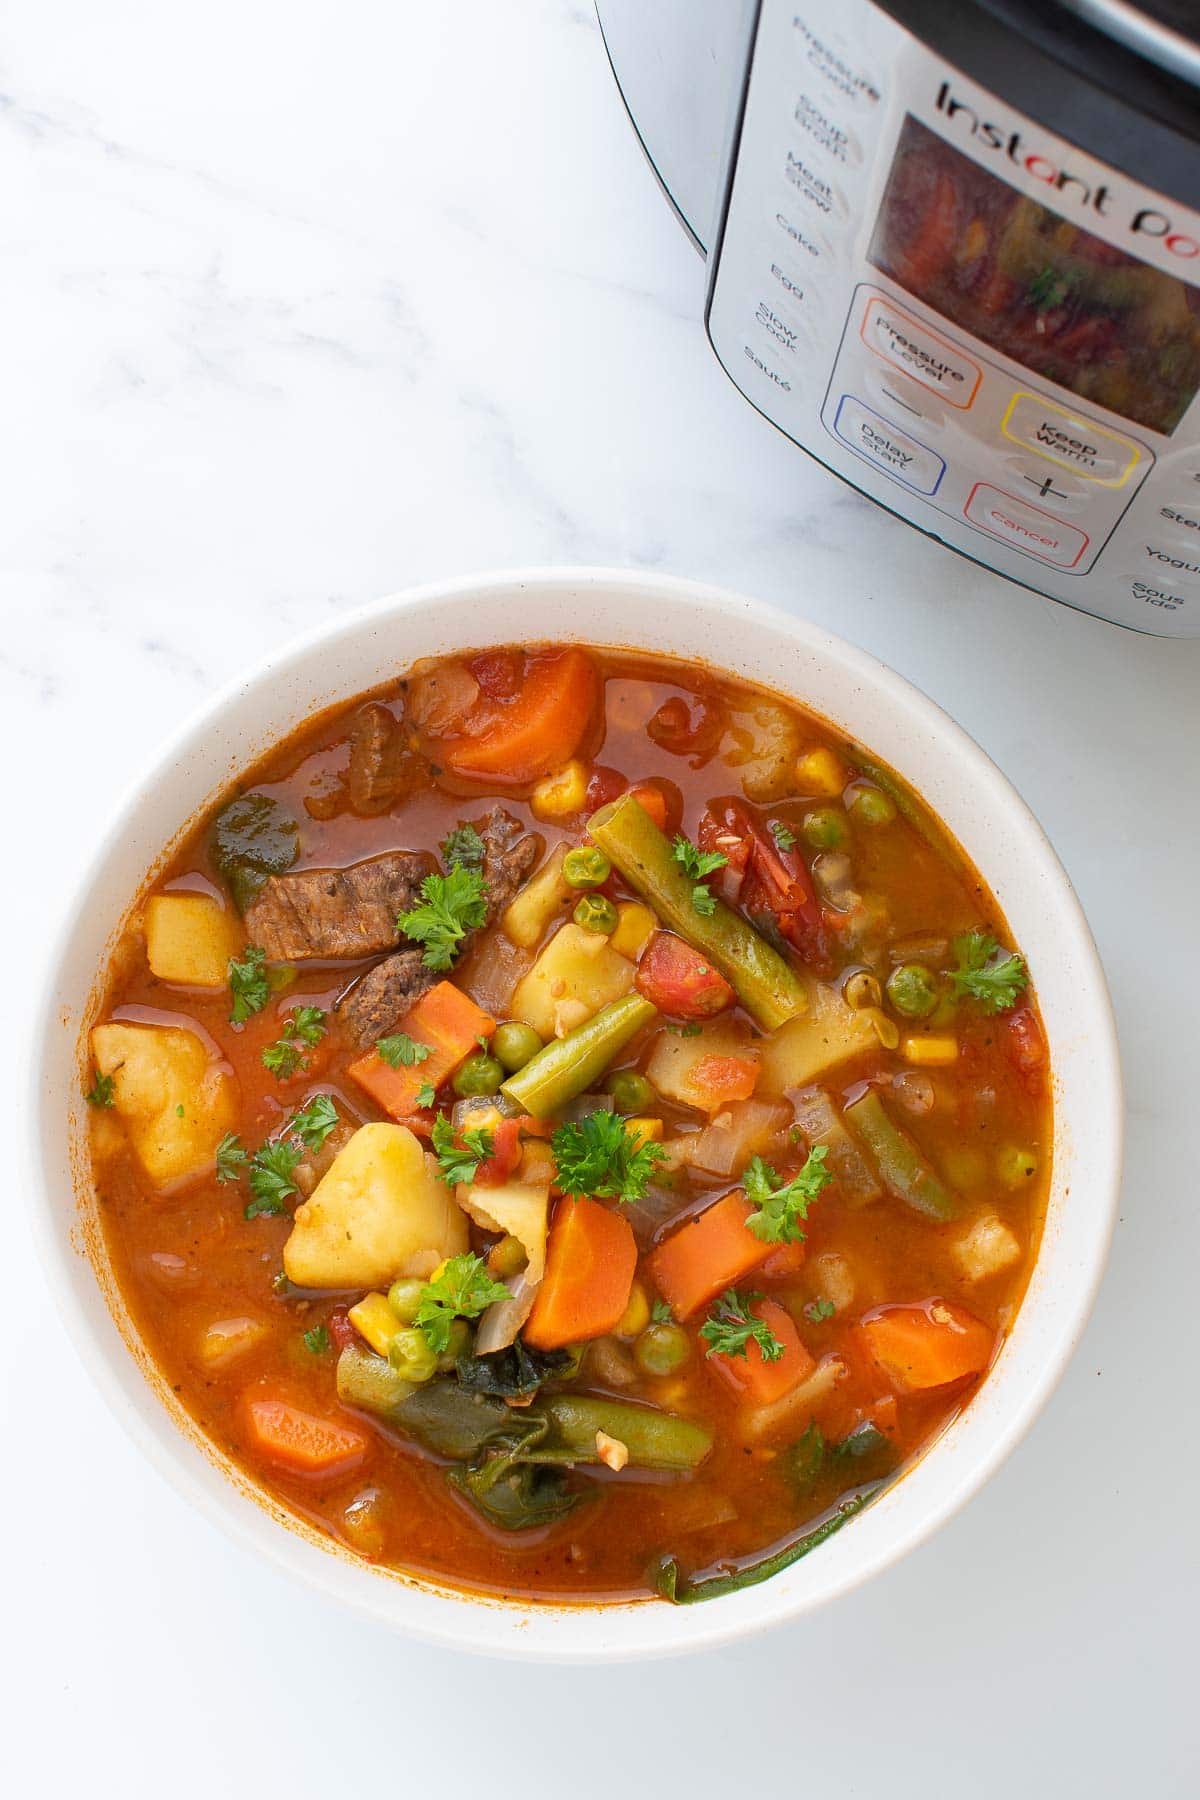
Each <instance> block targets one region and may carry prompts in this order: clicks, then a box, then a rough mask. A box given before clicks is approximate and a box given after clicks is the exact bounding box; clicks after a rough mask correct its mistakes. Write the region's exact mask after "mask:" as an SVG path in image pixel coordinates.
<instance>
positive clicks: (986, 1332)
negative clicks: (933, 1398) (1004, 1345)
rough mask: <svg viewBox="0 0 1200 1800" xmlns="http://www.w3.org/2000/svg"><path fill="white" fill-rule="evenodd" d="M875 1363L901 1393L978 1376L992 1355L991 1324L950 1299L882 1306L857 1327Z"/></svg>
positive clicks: (993, 1337) (919, 1390)
mask: <svg viewBox="0 0 1200 1800" xmlns="http://www.w3.org/2000/svg"><path fill="white" fill-rule="evenodd" d="M859 1331H860V1333H861V1336H862V1339H863V1342H864V1343H865V1345H866V1347H867V1350H868V1352H869V1353H870V1355H871V1357H872V1358H873V1360H874V1362H875V1364H876V1366H877V1367H878V1368H879V1369H880V1370H882V1372H883V1374H885V1375H886V1376H887V1378H888V1380H889V1381H890V1382H891V1384H892V1386H893V1387H894V1388H896V1390H897V1391H898V1392H899V1393H901V1394H911V1393H920V1392H921V1391H922V1390H923V1389H925V1388H936V1387H945V1386H947V1385H948V1383H950V1382H952V1381H962V1380H963V1378H964V1377H965V1376H967V1375H978V1374H979V1373H980V1372H981V1370H983V1369H986V1368H987V1366H988V1364H989V1362H990V1361H991V1359H992V1345H993V1343H994V1342H995V1335H994V1333H993V1332H992V1330H991V1328H990V1326H987V1325H985V1324H984V1323H983V1322H982V1320H980V1319H977V1318H975V1316H974V1315H973V1314H972V1313H969V1312H967V1311H966V1309H965V1308H964V1307H961V1306H955V1305H953V1304H952V1303H951V1302H950V1301H949V1300H926V1301H923V1302H921V1303H919V1304H917V1305H913V1306H881V1307H879V1308H878V1309H877V1310H876V1311H875V1312H874V1313H871V1314H869V1315H868V1316H867V1317H866V1318H865V1319H864V1320H863V1321H862V1324H861V1325H860V1326H859Z"/></svg>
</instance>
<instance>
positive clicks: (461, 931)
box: [396, 863, 487, 975]
mask: <svg viewBox="0 0 1200 1800" xmlns="http://www.w3.org/2000/svg"><path fill="white" fill-rule="evenodd" d="M486 916H487V890H486V888H485V887H484V883H483V876H482V875H481V874H480V873H479V870H478V869H468V868H465V867H463V865H462V864H461V863H460V864H456V865H455V866H454V867H453V868H452V869H451V870H450V873H449V874H448V875H427V876H426V877H425V879H424V881H423V882H422V883H421V904H420V906H414V907H412V908H411V909H410V911H408V912H402V913H400V914H399V915H398V917H397V919H396V924H397V926H398V928H399V929H400V930H401V931H402V932H403V933H404V935H405V937H410V938H413V939H415V941H416V942H417V943H419V944H424V946H425V953H424V955H423V956H422V958H421V960H422V962H423V963H424V964H425V967H426V968H427V969H433V970H435V971H436V972H437V973H438V974H439V975H444V974H445V972H446V970H447V969H449V968H450V967H451V966H452V965H453V963H454V959H455V957H456V956H457V955H458V953H459V950H460V949H461V948H462V941H463V939H464V938H465V937H466V935H467V933H468V931H474V930H475V929H476V928H477V927H478V926H480V925H482V924H483V921H484V919H485V917H486Z"/></svg>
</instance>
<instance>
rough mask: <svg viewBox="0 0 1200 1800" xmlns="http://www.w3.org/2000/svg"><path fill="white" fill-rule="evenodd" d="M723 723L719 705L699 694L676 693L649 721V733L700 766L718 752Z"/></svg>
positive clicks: (664, 746) (674, 753) (653, 739)
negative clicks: (711, 702)
mask: <svg viewBox="0 0 1200 1800" xmlns="http://www.w3.org/2000/svg"><path fill="white" fill-rule="evenodd" d="M724 726H725V718H724V714H723V712H722V711H721V709H720V708H719V707H717V706H714V705H712V704H710V702H709V701H707V700H702V699H701V698H700V696H699V695H698V694H687V695H684V694H673V695H672V696H671V698H670V699H669V700H664V701H663V703H662V705H661V706H660V707H659V709H658V711H657V712H656V713H655V714H654V716H653V717H652V718H651V719H650V720H649V722H648V723H647V726H646V735H647V737H649V739H650V740H651V742H652V743H655V744H658V745H659V747H660V748H661V749H663V750H665V751H667V753H668V754H669V755H671V756H690V757H692V758H693V759H694V760H693V762H692V767H693V769H701V768H703V767H704V764H705V763H706V762H707V761H708V760H709V758H710V757H711V756H713V755H714V754H715V752H716V749H717V746H718V744H719V743H720V741H721V733H722V731H723V730H724Z"/></svg>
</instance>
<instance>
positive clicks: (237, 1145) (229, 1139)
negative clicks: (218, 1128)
mask: <svg viewBox="0 0 1200 1800" xmlns="http://www.w3.org/2000/svg"><path fill="white" fill-rule="evenodd" d="M249 1160H250V1156H249V1152H248V1151H247V1149H246V1147H245V1145H244V1144H243V1143H242V1140H241V1138H240V1137H238V1135H237V1133H236V1132H234V1131H227V1132H226V1133H225V1136H224V1137H223V1138H222V1139H221V1141H220V1143H219V1144H218V1145H217V1180H218V1181H220V1182H226V1181H236V1180H237V1178H238V1176H239V1175H240V1174H241V1172H242V1170H243V1169H244V1168H245V1166H246V1164H247V1163H248V1162H249Z"/></svg>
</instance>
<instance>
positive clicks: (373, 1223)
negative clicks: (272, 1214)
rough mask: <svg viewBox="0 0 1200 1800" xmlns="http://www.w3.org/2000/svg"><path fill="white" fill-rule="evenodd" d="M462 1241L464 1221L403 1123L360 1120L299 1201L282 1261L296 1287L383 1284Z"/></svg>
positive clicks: (422, 1267) (454, 1250)
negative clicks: (361, 1123) (390, 1123)
mask: <svg viewBox="0 0 1200 1800" xmlns="http://www.w3.org/2000/svg"><path fill="white" fill-rule="evenodd" d="M466 1248H467V1221H466V1219H465V1218H464V1217H463V1215H462V1213H461V1212H460V1211H459V1209H458V1207H457V1206H456V1205H455V1204H454V1200H453V1197H452V1196H451V1194H450V1192H449V1190H448V1188H447V1187H446V1185H445V1183H444V1182H443V1181H442V1179H441V1177H440V1176H439V1175H438V1173H437V1164H436V1162H435V1161H434V1159H433V1157H431V1156H426V1154H425V1152H424V1150H423V1149H422V1148H421V1141H420V1139H419V1138H417V1137H414V1135H413V1133H412V1132H411V1131H409V1130H408V1128H407V1126H404V1125H387V1124H382V1123H380V1124H374V1125H361V1126H360V1127H359V1129H358V1130H357V1131H356V1132H355V1134H354V1136H353V1137H352V1138H351V1139H350V1142H349V1143H348V1144H347V1145H346V1147H345V1149H344V1150H340V1151H339V1152H338V1154H337V1156H336V1157H335V1158H334V1160H333V1164H332V1166H331V1167H330V1169H329V1170H328V1171H327V1172H326V1174H325V1175H323V1176H322V1178H321V1180H320V1181H319V1182H318V1183H317V1185H316V1187H315V1188H314V1190H313V1193H312V1195H311V1197H310V1198H309V1199H308V1200H306V1201H305V1202H304V1204H303V1205H302V1206H298V1207H297V1208H296V1211H295V1214H294V1217H293V1221H292V1234H291V1236H290V1237H289V1238H288V1241H287V1243H286V1244H285V1245H284V1248H283V1267H284V1270H285V1272H286V1274H287V1277H288V1279H289V1281H294V1282H295V1283H296V1285H297V1286H298V1287H312V1288H386V1287H387V1286H388V1284H389V1283H390V1282H392V1281H394V1280H395V1279H396V1278H397V1276H400V1275H412V1276H427V1275H431V1274H432V1273H433V1271H434V1269H436V1268H437V1265H438V1264H439V1263H440V1262H442V1261H443V1260H444V1258H446V1257H447V1256H458V1255H460V1254H461V1253H462V1252H463V1251H464V1250H465V1249H466Z"/></svg>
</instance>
